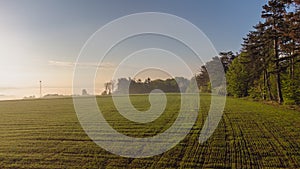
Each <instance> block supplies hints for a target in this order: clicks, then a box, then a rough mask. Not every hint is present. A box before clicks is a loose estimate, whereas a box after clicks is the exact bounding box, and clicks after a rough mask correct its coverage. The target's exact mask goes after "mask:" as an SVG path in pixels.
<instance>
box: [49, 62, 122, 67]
mask: <svg viewBox="0 0 300 169" xmlns="http://www.w3.org/2000/svg"><path fill="white" fill-rule="evenodd" d="M48 64H49V65H50V66H62V67H74V66H75V65H77V66H84V67H99V68H100V67H101V68H114V67H116V65H115V64H114V63H110V62H104V63H101V65H98V63H91V62H90V63H89V62H82V63H79V62H78V63H75V62H66V61H56V60H49V61H48Z"/></svg>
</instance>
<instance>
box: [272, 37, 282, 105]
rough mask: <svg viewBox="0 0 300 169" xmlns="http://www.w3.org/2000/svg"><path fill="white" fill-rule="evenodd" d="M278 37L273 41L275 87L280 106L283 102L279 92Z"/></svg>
mask: <svg viewBox="0 0 300 169" xmlns="http://www.w3.org/2000/svg"><path fill="white" fill-rule="evenodd" d="M277 38H278V37H277V36H276V37H275V39H274V52H275V60H276V87H277V99H278V103H279V104H281V103H282V102H283V97H282V92H281V79H280V68H279V60H278V59H279V53H278V39H277Z"/></svg>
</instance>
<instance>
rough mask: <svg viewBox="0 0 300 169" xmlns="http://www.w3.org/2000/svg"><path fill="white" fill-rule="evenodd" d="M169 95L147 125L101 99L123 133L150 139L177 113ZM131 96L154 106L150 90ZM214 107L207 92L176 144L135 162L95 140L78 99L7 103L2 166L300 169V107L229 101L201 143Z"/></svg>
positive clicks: (0, 109)
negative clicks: (82, 121)
mask: <svg viewBox="0 0 300 169" xmlns="http://www.w3.org/2000/svg"><path fill="white" fill-rule="evenodd" d="M167 98H168V105H167V108H166V111H165V112H164V113H163V114H162V116H161V117H159V118H158V119H157V120H155V121H153V122H151V123H148V124H138V123H134V122H131V121H128V120H127V119H125V118H123V117H122V116H120V115H119V114H118V112H117V111H116V109H115V107H114V106H113V102H112V99H111V97H99V98H98V102H99V103H100V109H101V110H102V111H103V114H104V117H105V118H106V119H107V121H108V122H109V123H110V124H111V125H112V126H113V127H114V128H115V129H116V130H118V131H120V132H122V133H124V134H126V135H129V136H133V137H148V136H153V135H155V134H157V133H160V132H163V131H164V130H166V128H168V127H169V126H170V125H172V122H174V120H175V119H176V117H177V113H176V110H178V108H179V105H178V104H176V103H178V102H179V101H180V97H179V96H178V95H175V94H170V95H168V96H167ZM131 101H132V103H133V105H134V106H135V107H136V108H137V109H138V110H146V109H147V108H149V106H150V104H149V102H148V97H147V96H144V95H139V96H132V97H131ZM209 106H210V96H209V95H202V96H201V110H200V113H199V116H198V120H197V122H196V124H195V125H194V127H193V129H192V130H191V132H190V134H189V135H188V136H187V137H186V138H185V139H184V140H183V141H181V142H180V144H178V145H177V146H176V147H174V148H172V149H171V150H169V151H167V152H165V153H164V154H161V155H157V156H154V157H151V158H141V159H134V158H124V157H119V156H117V155H113V154H111V153H109V152H107V151H106V150H104V149H102V148H100V147H99V146H97V145H96V144H95V143H94V142H93V141H91V139H90V138H89V137H88V136H87V135H86V134H85V133H84V131H83V130H82V128H81V126H80V124H79V122H78V120H77V116H76V113H75V111H74V107H73V102H72V99H71V98H61V99H40V100H39V99H37V100H19V101H1V102H0V117H1V118H0V128H1V129H0V138H1V140H0V168H201V167H204V168H300V112H298V111H295V110H291V109H288V108H285V107H283V106H275V105H267V104H263V103H259V102H252V101H249V100H241V99H233V98H228V99H227V104H226V108H225V112H224V115H223V118H222V120H221V122H220V123H219V126H218V128H217V130H216V131H215V132H214V134H213V135H212V137H211V138H209V139H208V140H207V142H205V143H204V144H199V143H198V137H199V134H200V129H201V128H202V125H203V122H204V120H205V117H206V115H207V112H208V109H209ZM174 112H175V113H174Z"/></svg>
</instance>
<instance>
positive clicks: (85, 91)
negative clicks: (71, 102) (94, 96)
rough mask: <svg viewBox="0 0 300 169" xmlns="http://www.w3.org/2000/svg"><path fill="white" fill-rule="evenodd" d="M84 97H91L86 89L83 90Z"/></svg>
mask: <svg viewBox="0 0 300 169" xmlns="http://www.w3.org/2000/svg"><path fill="white" fill-rule="evenodd" d="M81 95H82V96H87V95H89V94H88V92H87V90H86V89H82V93H81Z"/></svg>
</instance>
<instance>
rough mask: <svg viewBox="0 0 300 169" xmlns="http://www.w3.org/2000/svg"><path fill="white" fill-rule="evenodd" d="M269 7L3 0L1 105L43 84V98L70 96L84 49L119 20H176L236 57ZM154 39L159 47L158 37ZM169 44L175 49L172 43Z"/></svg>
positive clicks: (245, 2) (233, 0) (245, 0)
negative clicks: (161, 16) (144, 16)
mask: <svg viewBox="0 0 300 169" xmlns="http://www.w3.org/2000/svg"><path fill="white" fill-rule="evenodd" d="M265 3H266V1H262V0H251V1H249V0H226V1H220V0H201V1H199V0H194V1H192V0H187V1H179V0H160V1H155V0H154V1H153V0H151V1H146V0H127V1H125V0H107V1H101V0H99V1H96V0H90V1H85V0H42V1H40V0H26V1H23V0H14V1H11V0H0V37H1V38H0V59H1V61H0V78H1V81H0V100H3V99H9V98H22V97H24V96H30V95H35V96H39V81H40V80H41V81H42V85H43V94H47V93H58V94H71V87H72V80H73V72H74V64H75V62H76V59H77V57H78V55H79V52H80V51H81V49H82V47H83V45H84V44H85V43H86V41H87V40H88V39H89V37H90V36H91V35H93V33H95V32H96V31H97V30H98V29H100V28H101V27H102V26H104V25H105V24H107V23H109V22H111V21H113V20H115V19H117V18H120V17H123V16H126V15H129V14H134V13H141V12H161V13H168V14H172V15H176V16H178V17H181V18H184V19H186V20H187V21H189V22H191V23H192V24H194V25H195V26H197V27H198V28H199V29H200V30H201V31H202V32H203V33H204V34H205V35H206V36H207V37H208V38H209V39H210V41H211V42H212V44H213V45H214V47H215V48H216V50H217V52H221V51H230V50H231V51H234V52H238V51H239V50H240V48H241V45H240V44H241V43H242V38H243V37H245V36H246V34H247V33H248V32H249V30H251V29H252V26H253V25H255V24H256V23H257V22H258V21H259V20H260V13H261V6H262V5H263V4H265ZM151 38H153V42H157V40H155V38H156V37H150V39H151ZM137 39H138V38H137ZM144 40H145V38H144ZM142 41H143V38H140V39H138V40H136V42H135V41H134V40H133V41H132V43H129V42H130V41H129V42H128V43H129V45H127V46H126V45H125V46H123V47H120V49H119V51H118V52H117V53H118V54H119V55H121V54H123V53H126V52H125V50H127V49H128V48H133V49H134V45H138V44H140V43H139V42H142ZM158 41H160V42H162V41H163V39H162V40H158ZM153 42H152V43H153ZM166 43H168V44H171V46H172V44H174V46H176V43H174V42H172V40H169V41H166ZM160 44H163V43H160ZM166 47H167V46H166ZM173 48H176V47H173ZM155 52H161V53H160V54H162V55H166V52H162V51H155ZM156 54H158V53H156ZM139 55H142V54H139ZM146 55H147V54H145V55H144V56H145V57H146ZM158 55H159V54H158ZM115 56H116V58H117V57H118V55H115ZM135 57H138V55H137V56H135ZM140 57H142V56H140ZM148 57H150V56H148ZM168 57H171V56H168ZM166 59H168V58H166ZM133 60H135V61H136V62H137V60H139V59H138V58H137V59H133ZM152 60H153V59H152ZM144 61H145V60H144ZM155 61H156V62H157V60H155ZM133 62H134V61H133ZM140 62H143V59H142V60H141V61H140ZM147 62H148V61H147ZM149 62H151V61H149ZM160 63H161V62H160ZM82 64H86V66H95V65H96V64H95V63H82ZM103 64H104V66H102V68H105V70H102V72H105V71H107V72H110V73H112V72H113V71H114V70H112V69H115V64H116V63H114V60H109V59H108V60H107V62H104V63H103ZM128 64H129V65H130V63H128ZM169 64H170V67H172V68H174V71H176V68H177V67H180V65H179V63H176V62H174V63H169ZM96 66H97V65H96ZM130 66H132V67H134V66H135V65H134V64H133V63H131V65H130ZM125 67H126V66H125ZM125 69H126V68H125ZM177 71H178V69H177ZM193 71H195V70H193ZM193 73H195V72H193ZM105 74H107V73H102V74H101V73H99V74H97V77H98V79H99V80H98V81H97V82H96V86H97V87H98V88H97V90H96V92H99V93H100V92H101V90H103V83H104V82H105V81H107V80H109V79H110V77H109V76H108V75H105ZM108 74H109V73H108ZM162 74H164V73H162ZM176 75H180V73H179V74H176ZM124 76H126V73H125V74H124ZM153 76H154V75H153Z"/></svg>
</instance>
